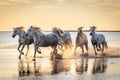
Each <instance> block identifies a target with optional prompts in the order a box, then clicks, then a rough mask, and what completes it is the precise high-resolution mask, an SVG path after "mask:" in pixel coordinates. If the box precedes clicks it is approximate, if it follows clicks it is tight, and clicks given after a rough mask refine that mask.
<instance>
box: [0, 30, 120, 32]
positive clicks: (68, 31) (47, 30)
mask: <svg viewBox="0 0 120 80" xmlns="http://www.w3.org/2000/svg"><path fill="white" fill-rule="evenodd" d="M42 31H44V32H51V31H49V30H42ZM63 31H67V32H77V30H63ZM83 31H84V32H89V30H83ZM0 32H11V31H0ZM96 32H120V30H96Z"/></svg>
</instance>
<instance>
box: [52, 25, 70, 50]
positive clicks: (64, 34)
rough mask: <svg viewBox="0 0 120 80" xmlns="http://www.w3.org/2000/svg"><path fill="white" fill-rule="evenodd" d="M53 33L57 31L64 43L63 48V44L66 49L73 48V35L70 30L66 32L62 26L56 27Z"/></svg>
mask: <svg viewBox="0 0 120 80" xmlns="http://www.w3.org/2000/svg"><path fill="white" fill-rule="evenodd" d="M52 33H55V34H56V35H57V36H58V37H59V39H60V40H61V41H62V42H63V44H62V45H61V49H62V47H63V45H64V47H65V48H66V49H67V48H68V47H70V48H71V46H72V40H71V35H70V33H69V32H64V31H63V30H61V29H60V28H56V27H54V28H52Z"/></svg>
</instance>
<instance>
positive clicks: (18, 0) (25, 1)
mask: <svg viewBox="0 0 120 80" xmlns="http://www.w3.org/2000/svg"><path fill="white" fill-rule="evenodd" d="M8 1H9V2H14V3H29V2H31V0H8Z"/></svg>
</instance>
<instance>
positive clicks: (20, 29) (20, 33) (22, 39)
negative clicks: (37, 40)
mask: <svg viewBox="0 0 120 80" xmlns="http://www.w3.org/2000/svg"><path fill="white" fill-rule="evenodd" d="M16 35H18V36H19V39H18V42H19V44H18V48H17V49H18V51H19V52H20V55H19V59H20V58H21V54H24V53H23V52H22V51H23V48H24V47H25V45H27V52H26V56H27V54H28V51H29V45H30V44H32V43H33V42H34V39H33V37H31V38H30V39H26V36H25V31H24V27H16V28H14V30H13V34H12V37H13V38H15V36H16ZM21 46H22V49H21V50H20V47H21Z"/></svg>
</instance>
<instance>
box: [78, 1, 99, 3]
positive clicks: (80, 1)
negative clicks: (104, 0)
mask: <svg viewBox="0 0 120 80" xmlns="http://www.w3.org/2000/svg"><path fill="white" fill-rule="evenodd" d="M97 1H98V0H80V2H82V3H96V2H97Z"/></svg>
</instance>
